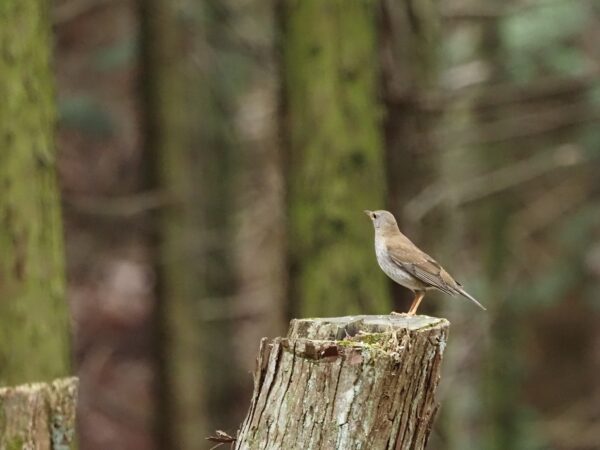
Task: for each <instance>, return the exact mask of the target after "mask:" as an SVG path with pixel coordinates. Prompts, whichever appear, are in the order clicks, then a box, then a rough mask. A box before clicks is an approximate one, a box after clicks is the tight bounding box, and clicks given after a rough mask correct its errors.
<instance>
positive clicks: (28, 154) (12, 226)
mask: <svg viewBox="0 0 600 450" xmlns="http://www.w3.org/2000/svg"><path fill="white" fill-rule="evenodd" d="M47 6H48V5H47V2H45V1H43V0H3V1H2V2H0V99H1V101H0V385H5V384H16V383H23V382H26V381H34V380H42V379H51V378H54V377H59V376H64V375H65V374H67V372H68V369H69V360H70V357H69V332H68V314H67V303H66V300H65V289H64V261H63V238H62V223H61V215H60V203H59V193H58V188H57V183H56V174H55V149H54V122H55V113H54V89H53V83H52V76H51V70H50V59H51V56H50V55H51V51H50V49H51V35H50V22H49V16H48V11H47Z"/></svg>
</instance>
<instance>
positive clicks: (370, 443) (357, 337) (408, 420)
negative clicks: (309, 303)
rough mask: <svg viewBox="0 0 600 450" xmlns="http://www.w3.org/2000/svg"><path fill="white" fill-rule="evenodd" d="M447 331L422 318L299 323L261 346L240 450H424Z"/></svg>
mask: <svg viewBox="0 0 600 450" xmlns="http://www.w3.org/2000/svg"><path fill="white" fill-rule="evenodd" d="M448 326H449V323H448V321H447V320H445V319H438V318H433V317H426V316H417V317H408V316H400V315H398V316H348V317H337V318H326V319H296V320H293V321H292V322H291V325H290V331H289V333H288V336H287V337H286V338H275V339H272V340H269V339H263V340H262V342H261V345H260V351H259V356H258V360H257V368H256V371H255V374H254V394H253V398H252V403H251V406H250V410H249V411H248V415H247V417H246V419H245V421H244V423H243V425H242V427H241V429H240V432H239V435H238V439H237V442H236V447H235V448H236V449H238V450H242V449H251V450H258V449H260V450H271V449H286V450H287V449H289V450H291V449H326V450H333V449H343V450H350V449H372V450H377V449H406V450H409V449H410V450H420V449H423V448H425V445H426V443H427V438H428V436H429V433H430V431H431V427H432V424H433V420H434V417H435V413H436V411H437V407H438V405H437V403H436V401H435V397H434V394H435V390H436V387H437V385H438V382H439V378H440V366H441V360H442V355H443V353H444V348H445V346H446V338H447V333H448Z"/></svg>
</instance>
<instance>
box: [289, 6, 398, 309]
mask: <svg viewBox="0 0 600 450" xmlns="http://www.w3.org/2000/svg"><path fill="white" fill-rule="evenodd" d="M282 3H283V4H282V9H281V23H282V30H283V36H282V39H283V41H282V46H283V75H282V77H283V90H284V116H285V117H284V123H283V128H284V134H285V140H286V143H285V146H286V148H287V149H288V150H289V154H288V155H287V156H288V160H287V161H286V163H287V170H288V174H287V176H288V199H287V200H288V208H289V210H288V213H289V227H288V244H289V252H290V264H291V280H290V284H291V286H290V287H291V289H290V292H291V294H292V298H291V301H292V308H293V309H294V310H295V312H296V313H297V314H300V315H301V316H315V315H321V316H323V315H325V316H326V315H339V314H349V313H357V312H363V313H374V312H388V311H389V309H390V307H391V305H390V302H389V300H390V299H389V290H388V284H387V283H386V281H385V279H384V277H383V274H382V273H381V271H380V270H379V267H377V264H376V263H375V256H374V251H373V231H372V229H371V224H370V223H369V220H368V219H367V218H366V217H364V215H363V213H362V211H363V210H364V209H380V208H383V207H384V204H385V203H384V201H385V173H384V170H383V164H384V155H383V142H382V141H383V137H382V135H381V132H380V117H381V106H380V105H379V104H378V102H377V77H378V70H377V67H378V64H377V53H376V51H377V50H376V21H375V3H374V2H365V1H359V0H351V1H344V0H328V1H323V0H306V1H292V0H286V1H284V2H282ZM332 292H335V295H333V296H332V295H331V294H332Z"/></svg>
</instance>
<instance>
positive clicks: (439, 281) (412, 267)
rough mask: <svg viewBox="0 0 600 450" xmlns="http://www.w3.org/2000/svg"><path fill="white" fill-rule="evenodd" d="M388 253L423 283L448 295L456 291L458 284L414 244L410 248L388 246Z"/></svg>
mask: <svg viewBox="0 0 600 450" xmlns="http://www.w3.org/2000/svg"><path fill="white" fill-rule="evenodd" d="M388 254H389V255H390V258H391V259H392V261H393V262H394V263H395V264H397V265H398V266H400V267H401V268H402V269H404V270H406V271H407V272H408V273H410V274H411V275H412V276H414V277H415V278H417V279H418V280H420V281H422V282H423V283H426V284H428V285H430V286H432V287H435V288H436V289H439V290H440V291H442V292H444V293H446V294H449V295H456V294H457V293H458V289H457V288H458V286H460V285H458V283H457V282H456V281H454V279H453V278H452V277H451V276H450V275H449V274H448V272H446V271H445V270H444V269H443V268H442V266H441V265H440V264H439V263H438V262H437V261H436V260H434V259H433V258H432V257H431V256H429V255H428V254H427V253H424V252H422V251H421V250H419V249H418V248H417V247H416V246H415V247H414V248H411V249H406V248H405V246H402V247H401V246H395V245H392V246H388ZM457 285H458V286H457Z"/></svg>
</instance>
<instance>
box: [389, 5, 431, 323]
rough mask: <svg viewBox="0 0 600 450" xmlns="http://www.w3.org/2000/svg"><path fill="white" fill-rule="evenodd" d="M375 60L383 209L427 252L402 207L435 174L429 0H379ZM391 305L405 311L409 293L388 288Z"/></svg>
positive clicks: (421, 233) (423, 235)
mask: <svg viewBox="0 0 600 450" xmlns="http://www.w3.org/2000/svg"><path fill="white" fill-rule="evenodd" d="M380 4H381V12H380V26H379V29H380V36H379V37H380V60H381V66H382V72H383V73H382V75H383V77H382V80H383V99H384V101H385V106H386V119H385V123H384V129H385V145H386V168H387V178H388V189H389V191H388V199H387V202H388V206H389V209H390V210H391V211H392V212H394V214H396V215H397V218H398V220H399V225H400V227H401V229H403V230H404V232H405V233H407V234H408V235H409V236H411V239H414V240H415V242H419V243H420V245H421V246H423V247H425V248H426V247H427V245H426V244H427V232H426V227H425V226H424V224H423V223H422V221H421V220H419V219H418V218H415V217H413V216H412V215H411V212H410V211H407V210H406V205H407V203H408V202H409V200H411V199H412V198H414V197H415V196H416V195H417V194H418V193H419V192H421V191H422V190H423V189H424V188H425V187H426V186H427V185H428V184H429V183H431V182H432V175H433V174H434V173H435V169H436V163H435V153H434V143H433V141H432V138H431V131H432V130H433V126H434V125H433V119H434V117H433V114H432V111H431V109H429V110H428V106H429V105H428V103H427V99H428V98H431V97H433V95H432V94H433V93H434V91H435V90H436V88H437V75H438V73H437V72H438V71H437V68H438V47H439V41H438V34H439V33H438V31H439V20H440V17H439V11H438V5H437V3H436V2H434V1H432V0H425V1H415V0H403V1H393V0H380ZM392 290H393V293H394V295H393V297H394V306H395V309H396V310H398V311H404V310H406V309H407V308H408V306H409V305H410V302H411V301H412V293H411V292H410V291H409V290H407V289H404V288H403V287H401V286H399V285H397V284H396V283H392Z"/></svg>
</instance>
